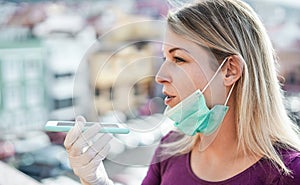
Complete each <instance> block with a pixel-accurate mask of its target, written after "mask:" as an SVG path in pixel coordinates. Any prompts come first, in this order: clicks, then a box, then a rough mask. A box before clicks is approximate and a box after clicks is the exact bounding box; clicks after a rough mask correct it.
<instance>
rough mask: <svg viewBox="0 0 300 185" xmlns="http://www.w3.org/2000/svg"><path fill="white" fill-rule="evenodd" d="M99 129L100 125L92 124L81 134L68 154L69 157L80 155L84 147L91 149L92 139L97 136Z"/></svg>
mask: <svg viewBox="0 0 300 185" xmlns="http://www.w3.org/2000/svg"><path fill="white" fill-rule="evenodd" d="M100 129H101V126H100V124H94V125H93V126H91V127H89V128H88V129H87V130H86V131H85V132H83V133H81V134H80V136H79V137H78V139H77V140H76V142H75V143H74V144H73V146H72V149H71V150H70V152H69V154H70V156H78V155H81V154H82V153H83V150H84V149H85V148H86V147H91V146H92V144H93V142H92V139H93V138H94V137H95V136H96V135H97V134H98V132H99V130H100Z"/></svg>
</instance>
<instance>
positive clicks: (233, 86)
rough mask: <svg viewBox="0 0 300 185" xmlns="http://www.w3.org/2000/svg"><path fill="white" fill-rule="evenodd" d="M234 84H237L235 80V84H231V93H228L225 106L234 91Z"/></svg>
mask: <svg viewBox="0 0 300 185" xmlns="http://www.w3.org/2000/svg"><path fill="white" fill-rule="evenodd" d="M234 86H235V82H234V84H233V85H232V86H231V89H230V91H229V93H228V96H227V98H226V101H225V103H224V105H225V106H226V105H227V103H228V100H229V98H230V95H231V93H232V91H233V88H234Z"/></svg>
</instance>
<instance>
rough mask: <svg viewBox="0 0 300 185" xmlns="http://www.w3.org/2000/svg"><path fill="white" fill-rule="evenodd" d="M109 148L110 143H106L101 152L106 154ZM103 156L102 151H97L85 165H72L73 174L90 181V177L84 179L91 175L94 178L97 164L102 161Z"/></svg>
mask: <svg viewBox="0 0 300 185" xmlns="http://www.w3.org/2000/svg"><path fill="white" fill-rule="evenodd" d="M109 150H110V145H106V146H105V147H104V148H103V153H105V154H107V153H108V151H109ZM104 158H105V155H103V154H102V152H101V153H100V152H99V153H97V155H96V156H95V157H94V158H93V159H92V160H91V161H89V163H87V164H86V165H81V166H77V167H73V171H74V174H75V175H77V176H79V177H82V178H83V179H85V180H88V181H90V180H91V179H86V178H87V177H90V178H91V176H95V178H96V170H97V168H98V166H99V165H100V164H101V163H102V160H103V159H104Z"/></svg>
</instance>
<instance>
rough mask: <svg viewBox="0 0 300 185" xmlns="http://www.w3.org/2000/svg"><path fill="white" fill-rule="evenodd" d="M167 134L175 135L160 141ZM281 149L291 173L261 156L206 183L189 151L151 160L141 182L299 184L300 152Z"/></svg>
mask: <svg viewBox="0 0 300 185" xmlns="http://www.w3.org/2000/svg"><path fill="white" fill-rule="evenodd" d="M172 133H174V134H172ZM170 135H175V132H171V133H169V134H168V135H167V136H165V137H164V138H163V139H162V142H164V140H165V139H166V138H167V137H169V136H170ZM172 138H174V137H172ZM171 140H173V139H171ZM158 150H159V148H158V149H157V150H156V154H157V153H158ZM280 151H281V152H280V154H281V156H282V158H283V161H284V163H285V165H286V166H287V167H288V168H289V169H290V170H291V171H292V172H293V173H292V175H291V176H286V175H284V174H282V173H280V172H279V171H278V170H277V169H276V168H275V167H274V166H273V165H272V163H271V161H270V160H268V159H265V158H262V159H260V160H259V161H258V162H256V163H255V164H253V165H252V166H251V167H249V168H247V169H246V170H244V171H243V172H241V173H239V174H237V175H235V176H233V177H231V178H229V179H227V180H223V181H218V182H209V181H205V180H202V179H200V178H199V177H197V176H196V175H195V174H194V172H193V171H192V169H191V166H190V154H191V153H190V152H189V153H187V154H183V155H180V156H173V157H170V158H168V159H166V160H163V161H161V162H156V163H154V162H152V164H151V165H150V167H149V170H148V173H147V175H146V177H145V179H144V181H143V183H142V185H183V184H187V185H273V184H276V185H300V152H295V151H291V150H280ZM157 160H158V158H157V155H154V158H153V160H152V161H157Z"/></svg>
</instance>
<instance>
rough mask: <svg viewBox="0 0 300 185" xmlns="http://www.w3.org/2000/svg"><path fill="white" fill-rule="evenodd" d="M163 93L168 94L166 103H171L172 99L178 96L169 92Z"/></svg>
mask: <svg viewBox="0 0 300 185" xmlns="http://www.w3.org/2000/svg"><path fill="white" fill-rule="evenodd" d="M163 94H164V95H165V96H166V98H165V104H166V105H169V104H170V103H171V101H172V100H173V99H174V98H175V97H176V96H174V95H171V94H169V93H167V92H163Z"/></svg>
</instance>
